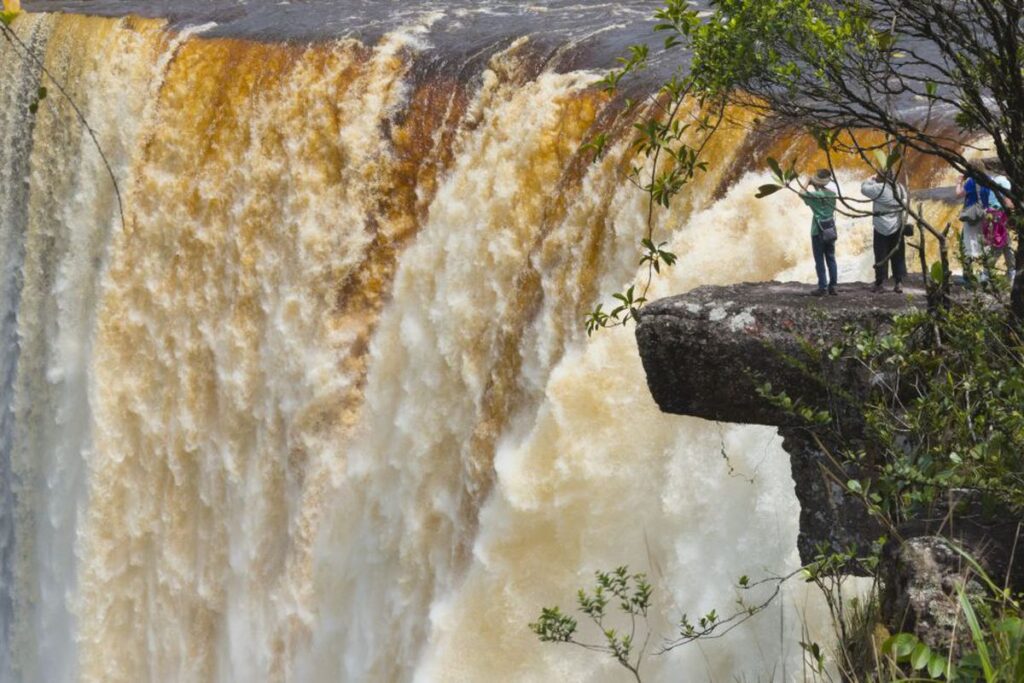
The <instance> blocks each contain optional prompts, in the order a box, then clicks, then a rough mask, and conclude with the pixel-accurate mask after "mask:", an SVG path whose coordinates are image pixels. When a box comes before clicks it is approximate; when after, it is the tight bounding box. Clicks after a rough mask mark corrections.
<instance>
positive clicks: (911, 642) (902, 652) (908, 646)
mask: <svg viewBox="0 0 1024 683" xmlns="http://www.w3.org/2000/svg"><path fill="white" fill-rule="evenodd" d="M916 646H917V636H915V635H914V634H913V633H897V634H896V635H894V636H890V637H889V638H887V639H886V641H885V642H884V643H882V652H885V653H890V654H892V656H893V657H895V658H896V659H897V660H899V659H903V658H905V657H907V656H908V655H909V654H910V653H911V652H913V651H914V648H915V647H916Z"/></svg>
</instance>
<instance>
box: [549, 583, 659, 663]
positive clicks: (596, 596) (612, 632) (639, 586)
mask: <svg viewBox="0 0 1024 683" xmlns="http://www.w3.org/2000/svg"><path fill="white" fill-rule="evenodd" d="M595 577H596V584H595V586H594V587H593V588H592V589H591V590H590V591H587V590H584V589H583V588H580V590H579V592H578V593H577V596H576V604H577V607H578V609H579V611H580V612H582V613H583V614H585V615H586V616H587V617H588V618H589V619H590V621H591V622H592V623H593V624H594V625H595V626H596V627H597V630H598V632H599V633H600V637H601V641H599V642H597V643H588V642H585V641H583V640H580V639H579V638H578V633H577V631H578V628H577V627H578V623H577V621H576V619H574V618H573V617H570V616H568V615H566V614H564V613H563V612H562V611H561V609H559V608H558V607H545V608H544V609H542V610H541V613H540V618H539V619H537V621H536V622H534V623H532V624H530V630H532V631H533V632H534V633H535V634H536V635H537V637H538V638H539V639H540V640H541V641H542V642H546V643H570V644H572V645H576V646H578V647H582V648H584V649H587V650H591V651H594V652H602V653H605V654H607V655H609V656H611V657H613V658H614V659H615V661H617V662H618V663H619V664H620V665H621V666H622V667H624V668H625V669H627V670H628V671H629V672H630V673H631V674H633V677H634V678H635V679H636V680H637V681H639V680H641V679H640V665H641V664H642V662H643V658H644V655H645V654H646V652H647V646H648V643H649V642H650V636H651V634H650V630H649V628H648V625H647V613H648V610H649V609H650V607H651V594H652V592H653V589H652V587H651V584H650V583H649V582H648V581H647V576H646V575H645V574H630V573H629V569H628V567H618V568H617V569H615V570H613V571H610V572H602V571H599V572H595ZM609 603H612V604H613V606H614V607H615V608H617V610H618V612H619V614H620V616H621V617H623V618H624V620H625V619H628V626H623V627H620V630H616V628H615V627H614V626H613V625H612V623H611V622H612V621H614V619H615V618H614V617H613V616H612V615H610V614H609V609H608V606H609ZM641 633H642V636H643V641H642V642H641V643H640V645H639V646H637V637H638V634H641Z"/></svg>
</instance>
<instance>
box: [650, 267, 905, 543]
mask: <svg viewBox="0 0 1024 683" xmlns="http://www.w3.org/2000/svg"><path fill="white" fill-rule="evenodd" d="M810 291H811V288H810V287H809V286H808V285H804V284H799V283H794V282H786V283H780V282H766V283H756V284H750V283H746V284H739V285H730V286H724V287H712V286H706V287H699V288H697V289H694V290H692V291H691V292H688V293H687V294H683V295H680V296H674V297H670V298H666V299H661V300H659V301H655V302H653V303H651V304H649V305H647V306H646V307H644V308H643V309H642V310H641V313H640V321H639V324H638V325H637V328H636V338H637V343H638V345H639V348H640V355H641V358H642V360H643V365H644V370H645V371H646V373H647V384H648V387H649V388H650V391H651V394H652V395H653V396H654V400H655V401H656V402H657V403H658V406H659V407H660V408H661V409H662V410H663V411H664V412H666V413H674V414H678V415H690V416H694V417H701V418H704V419H708V420H718V421H723V422H735V423H744V424H763V425H773V426H776V427H779V432H780V434H781V435H782V436H783V439H784V441H783V447H784V448H785V449H786V451H787V452H788V453H789V455H790V460H791V463H792V468H793V479H794V481H795V483H796V494H797V497H798V498H799V500H800V506H801V513H800V539H799V548H800V556H801V558H802V559H803V561H804V562H810V561H812V560H813V559H814V556H815V553H816V548H817V546H818V545H819V544H825V545H827V546H830V547H831V548H833V549H837V550H838V549H845V548H849V547H850V546H851V545H857V546H859V547H865V546H866V545H869V544H870V543H871V542H872V541H874V540H876V539H877V538H879V537H880V536H881V535H882V534H883V532H882V529H881V528H879V526H878V524H877V523H876V522H875V521H874V520H872V519H871V518H870V517H869V516H868V515H867V514H866V513H865V512H864V511H863V509H862V506H861V505H860V504H859V503H858V502H857V501H854V500H851V499H849V498H848V497H847V496H846V495H845V494H844V493H843V487H842V486H841V485H840V484H839V483H838V482H842V481H846V480H847V479H848V478H851V477H854V476H857V475H858V474H859V473H857V472H851V471H842V470H839V469H838V468H837V466H836V465H835V464H834V462H833V460H832V459H831V458H830V457H829V456H828V453H827V452H828V451H835V450H837V449H839V448H841V447H843V446H849V443H840V442H839V441H838V440H836V439H838V438H847V437H848V438H849V439H851V440H853V439H856V438H857V435H858V433H859V431H860V428H861V425H860V424H859V422H858V421H857V416H856V415H848V416H844V415H839V416H838V417H839V425H840V428H841V430H842V432H843V436H842V437H836V436H827V437H823V436H822V435H820V434H812V433H811V432H809V431H808V430H807V429H805V428H804V423H802V422H801V421H799V420H798V418H795V417H794V416H793V415H792V414H791V412H788V411H784V410H782V409H780V408H778V407H776V405H775V404H774V403H773V402H772V401H769V400H767V399H766V398H763V397H762V396H761V395H760V394H759V392H758V391H757V387H758V386H760V385H762V384H764V383H765V382H770V383H771V385H772V388H773V391H782V392H785V393H786V394H787V395H788V396H789V397H790V398H792V399H794V400H799V401H800V402H801V403H802V404H804V405H807V406H810V407H814V408H816V409H824V408H830V409H832V408H834V407H835V403H834V402H833V401H832V397H833V396H834V395H835V392H837V391H848V392H857V391H858V389H859V388H861V389H862V388H863V387H864V386H865V383H866V382H870V381H871V378H870V377H867V376H865V375H864V373H863V371H862V370H861V369H860V368H859V367H858V366H856V365H854V364H847V365H844V364H837V363H831V362H824V361H823V360H822V357H824V356H827V351H828V349H830V348H831V347H832V346H833V345H834V344H835V343H836V342H839V341H840V340H841V339H842V338H843V337H844V334H845V333H844V331H845V330H847V329H848V328H851V327H853V328H857V329H871V328H879V327H881V326H885V325H888V324H890V323H891V321H892V319H893V316H894V315H896V314H898V313H900V312H903V311H908V310H911V309H913V308H914V307H919V306H924V305H925V291H924V289H923V287H920V286H907V287H905V291H904V293H903V294H896V293H894V292H885V293H879V294H876V293H872V292H870V291H869V289H868V286H867V285H864V284H861V283H856V284H854V285H849V286H847V287H845V288H841V290H840V294H839V295H838V296H824V297H815V296H811V295H810ZM819 356H820V357H819ZM844 403H845V402H844ZM823 438H824V439H825V440H824V441H823V440H822V439H823Z"/></svg>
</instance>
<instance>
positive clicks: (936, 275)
mask: <svg viewBox="0 0 1024 683" xmlns="http://www.w3.org/2000/svg"><path fill="white" fill-rule="evenodd" d="M929 275H930V276H931V278H932V280H934V281H935V282H937V283H939V284H942V283H943V282H945V280H946V276H945V273H944V272H943V270H942V262H941V261H936V262H935V263H933V264H932V267H931V268H930V269H929Z"/></svg>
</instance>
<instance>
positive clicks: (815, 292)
mask: <svg viewBox="0 0 1024 683" xmlns="http://www.w3.org/2000/svg"><path fill="white" fill-rule="evenodd" d="M811 296H825V290H824V289H812V290H811Z"/></svg>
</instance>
